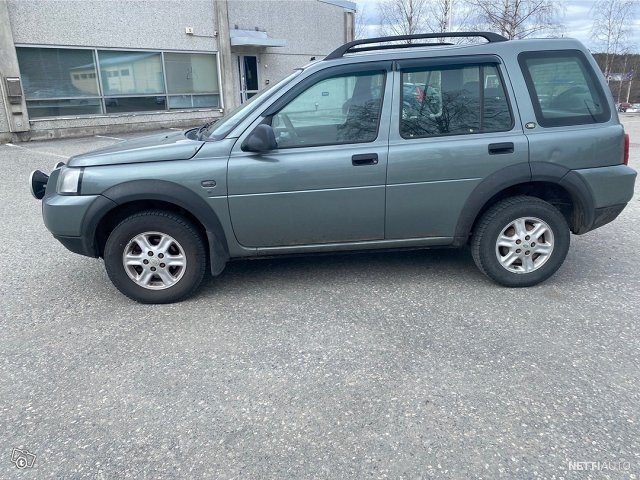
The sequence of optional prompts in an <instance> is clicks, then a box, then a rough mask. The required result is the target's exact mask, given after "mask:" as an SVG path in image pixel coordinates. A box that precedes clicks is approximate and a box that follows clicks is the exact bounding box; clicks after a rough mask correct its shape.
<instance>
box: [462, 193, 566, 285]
mask: <svg viewBox="0 0 640 480" xmlns="http://www.w3.org/2000/svg"><path fill="white" fill-rule="evenodd" d="M531 232H534V235H538V236H537V237H535V238H533V237H532V235H529V234H530V233H531ZM503 234H504V236H502V235H503ZM570 236H571V232H570V230H569V226H568V225H567V221H566V220H565V218H564V216H563V215H562V213H560V211H558V209H556V208H555V207H554V206H553V205H551V204H549V203H547V202H545V201H543V200H540V199H539V198H535V197H528V196H524V195H522V196H517V197H511V198H507V199H505V200H502V201H500V202H498V203H496V204H495V205H493V206H492V207H491V208H489V210H487V212H486V213H485V214H484V215H483V216H482V217H481V218H480V220H479V222H478V223H477V226H476V228H475V230H474V232H473V235H472V237H471V254H472V255H473V260H474V261H475V263H476V265H477V266H478V268H479V269H480V271H481V272H482V273H484V274H485V275H487V276H488V277H489V278H491V279H492V280H493V281H495V282H497V283H499V284H500V285H504V286H506V287H530V286H532V285H536V284H538V283H540V282H543V281H545V280H546V279H548V278H549V277H550V276H551V275H553V274H554V273H555V272H556V271H557V270H558V268H560V266H561V265H562V263H563V262H564V259H565V258H566V256H567V252H568V251H569V244H570V241H571V240H570ZM499 238H500V245H498V241H499Z"/></svg>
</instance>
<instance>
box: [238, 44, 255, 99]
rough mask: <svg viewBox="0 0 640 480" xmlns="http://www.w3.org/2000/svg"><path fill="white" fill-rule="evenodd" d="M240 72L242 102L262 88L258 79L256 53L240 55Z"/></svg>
mask: <svg viewBox="0 0 640 480" xmlns="http://www.w3.org/2000/svg"><path fill="white" fill-rule="evenodd" d="M238 68H239V73H240V102H241V103H244V102H246V101H247V100H249V99H250V98H251V97H253V96H254V95H255V94H256V93H258V90H259V89H260V84H259V80H258V72H259V69H258V57H256V56H255V55H240V56H238Z"/></svg>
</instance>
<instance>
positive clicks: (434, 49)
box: [308, 34, 588, 68]
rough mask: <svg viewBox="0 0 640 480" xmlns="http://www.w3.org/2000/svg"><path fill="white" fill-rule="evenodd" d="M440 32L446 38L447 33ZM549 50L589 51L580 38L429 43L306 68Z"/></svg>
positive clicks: (328, 60)
mask: <svg viewBox="0 0 640 480" xmlns="http://www.w3.org/2000/svg"><path fill="white" fill-rule="evenodd" d="M442 35H443V36H445V37H446V34H442ZM383 38H384V37H383ZM386 38H397V37H386ZM383 41H389V40H383ZM346 45H348V44H346ZM551 50H580V51H583V52H585V53H586V52H588V50H587V49H586V48H585V47H584V45H583V44H582V43H581V42H580V41H578V40H576V39H573V38H535V39H523V40H504V41H498V42H484V43H476V44H462V45H450V44H442V45H430V46H415V47H411V48H400V47H399V48H397V49H384V50H370V51H363V52H357V53H350V52H347V53H344V54H342V56H339V57H336V58H329V57H330V56H328V57H327V58H325V59H324V60H319V61H317V62H314V63H312V64H309V65H308V67H311V66H314V65H315V66H318V67H319V68H324V67H326V66H328V65H346V64H353V63H360V62H375V61H393V60H407V59H419V58H425V57H429V58H433V57H445V56H452V55H455V56H466V55H470V56H473V55H498V56H500V57H503V56H510V55H517V54H518V53H521V52H531V51H551ZM330 55H331V54H330Z"/></svg>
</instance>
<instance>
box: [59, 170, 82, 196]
mask: <svg viewBox="0 0 640 480" xmlns="http://www.w3.org/2000/svg"><path fill="white" fill-rule="evenodd" d="M82 170H83V169H82V168H63V169H62V170H61V171H60V177H59V178H58V193H59V194H61V195H78V194H79V193H80V182H81V181H82Z"/></svg>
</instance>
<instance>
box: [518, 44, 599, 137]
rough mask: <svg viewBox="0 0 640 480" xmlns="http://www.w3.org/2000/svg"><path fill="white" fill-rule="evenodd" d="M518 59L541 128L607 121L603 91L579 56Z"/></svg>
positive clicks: (559, 54)
mask: <svg viewBox="0 0 640 480" xmlns="http://www.w3.org/2000/svg"><path fill="white" fill-rule="evenodd" d="M518 59H519V62H520V67H521V68H522V73H523V74H524V79H525V82H526V83H527V88H528V89H529V94H530V95H531V100H532V103H533V107H534V110H535V113H536V117H537V120H538V123H539V124H540V125H541V126H543V127H557V126H566V125H584V124H590V123H600V122H606V121H608V120H609V119H610V118H611V112H610V110H609V106H608V104H607V101H606V96H605V94H604V91H603V89H602V87H601V86H600V83H599V82H598V80H597V78H596V77H595V75H594V73H593V69H592V68H591V66H590V65H589V64H588V62H587V60H586V58H585V57H584V54H582V53H581V52H579V51H571V50H568V51H554V52H527V53H522V54H520V55H519V56H518Z"/></svg>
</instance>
